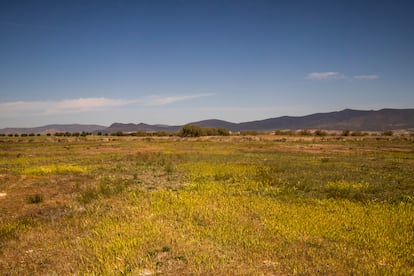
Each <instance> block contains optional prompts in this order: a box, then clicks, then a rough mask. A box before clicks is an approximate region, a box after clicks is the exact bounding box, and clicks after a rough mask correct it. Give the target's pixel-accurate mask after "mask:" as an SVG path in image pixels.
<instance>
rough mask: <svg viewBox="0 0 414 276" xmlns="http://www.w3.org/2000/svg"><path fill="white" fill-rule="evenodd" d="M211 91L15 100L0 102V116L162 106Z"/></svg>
mask: <svg viewBox="0 0 414 276" xmlns="http://www.w3.org/2000/svg"><path fill="white" fill-rule="evenodd" d="M212 95H214V94H212V93H202V94H192V95H176V96H157V95H152V96H149V97H145V98H139V99H112V98H103V97H102V98H78V99H62V100H44V101H15V102H3V103H2V102H0V116H1V117H14V116H17V115H19V116H21V115H26V116H28V115H57V114H71V113H81V112H90V111H99V110H108V109H111V108H115V107H121V106H129V105H138V106H163V105H169V104H173V103H177V102H182V101H189V100H193V99H197V98H201V97H208V96H212Z"/></svg>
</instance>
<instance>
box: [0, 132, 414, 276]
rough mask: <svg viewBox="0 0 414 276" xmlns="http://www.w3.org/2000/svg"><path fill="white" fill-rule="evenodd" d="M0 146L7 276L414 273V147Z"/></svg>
mask: <svg viewBox="0 0 414 276" xmlns="http://www.w3.org/2000/svg"><path fill="white" fill-rule="evenodd" d="M338 138H340V137H323V138H315V137H297V136H295V137H288V136H287V137H280V136H277V137H276V136H270V135H269V136H258V137H234V136H230V137H209V138H206V137H202V138H184V139H182V138H151V139H147V138H139V137H114V138H109V137H87V138H84V137H81V138H74V137H72V138H64V139H63V138H54V137H34V138H30V140H29V138H27V139H22V138H14V137H13V138H9V137H6V138H1V139H2V140H1V143H0V156H1V159H0V271H2V273H3V274H6V275H31V274H59V275H61V274H63V275H65V274H128V275H143V274H145V273H147V274H150V273H153V274H157V273H159V274H166V275H178V274H215V275H222V274H225V275H226V274H227V275H228V274H243V275H271V274H273V275H286V274H291V275H293V274H339V275H348V274H374V275H375V274H397V275H412V274H413V273H414V263H413V260H414V246H413V244H414V231H413V229H414V208H413V205H414V183H413V179H414V147H413V145H414V142H413V141H412V140H409V139H405V140H404V139H401V140H399V139H378V138H379V137H363V138H360V137H357V138H354V139H351V138H348V137H347V138H346V139H343V140H339V139H338Z"/></svg>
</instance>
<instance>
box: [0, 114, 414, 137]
mask: <svg viewBox="0 0 414 276" xmlns="http://www.w3.org/2000/svg"><path fill="white" fill-rule="evenodd" d="M189 124H193V125H198V126H203V127H215V128H219V127H224V128H227V129H229V130H231V131H243V130H257V131H269V130H275V129H291V130H297V129H325V130H345V129H348V130H353V131H358V130H359V131H384V130H396V129H414V109H381V110H377V111H374V110H370V111H365V110H352V109H345V110H342V111H335V112H327V113H314V114H310V115H306V116H282V117H276V118H269V119H264V120H257V121H250V122H243V123H232V122H228V121H223V120H218V119H211V120H203V121H198V122H192V123H189ZM181 127H182V126H169V125H160V124H157V125H149V124H145V123H139V124H133V123H128V124H124V123H113V124H112V125H111V126H109V127H105V126H100V125H80V124H71V125H47V126H43V127H35V128H4V129H0V133H3V134H9V133H19V134H21V133H35V134H37V133H48V132H49V133H53V132H82V131H84V132H98V131H102V132H103V133H114V132H117V131H122V132H135V131H167V132H175V131H178V130H179V129H180V128H181Z"/></svg>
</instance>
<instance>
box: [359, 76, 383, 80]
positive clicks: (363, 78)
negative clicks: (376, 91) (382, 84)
mask: <svg viewBox="0 0 414 276" xmlns="http://www.w3.org/2000/svg"><path fill="white" fill-rule="evenodd" d="M378 78H379V76H378V75H359V76H354V79H357V80H376V79H378Z"/></svg>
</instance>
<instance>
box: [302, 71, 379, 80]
mask: <svg viewBox="0 0 414 276" xmlns="http://www.w3.org/2000/svg"><path fill="white" fill-rule="evenodd" d="M353 78H354V79H357V80H376V79H379V76H378V75H376V74H371V75H357V76H353ZM305 79H308V80H333V79H349V78H348V77H347V76H346V75H344V74H342V73H340V72H313V73H309V74H308V75H306V77H305Z"/></svg>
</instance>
